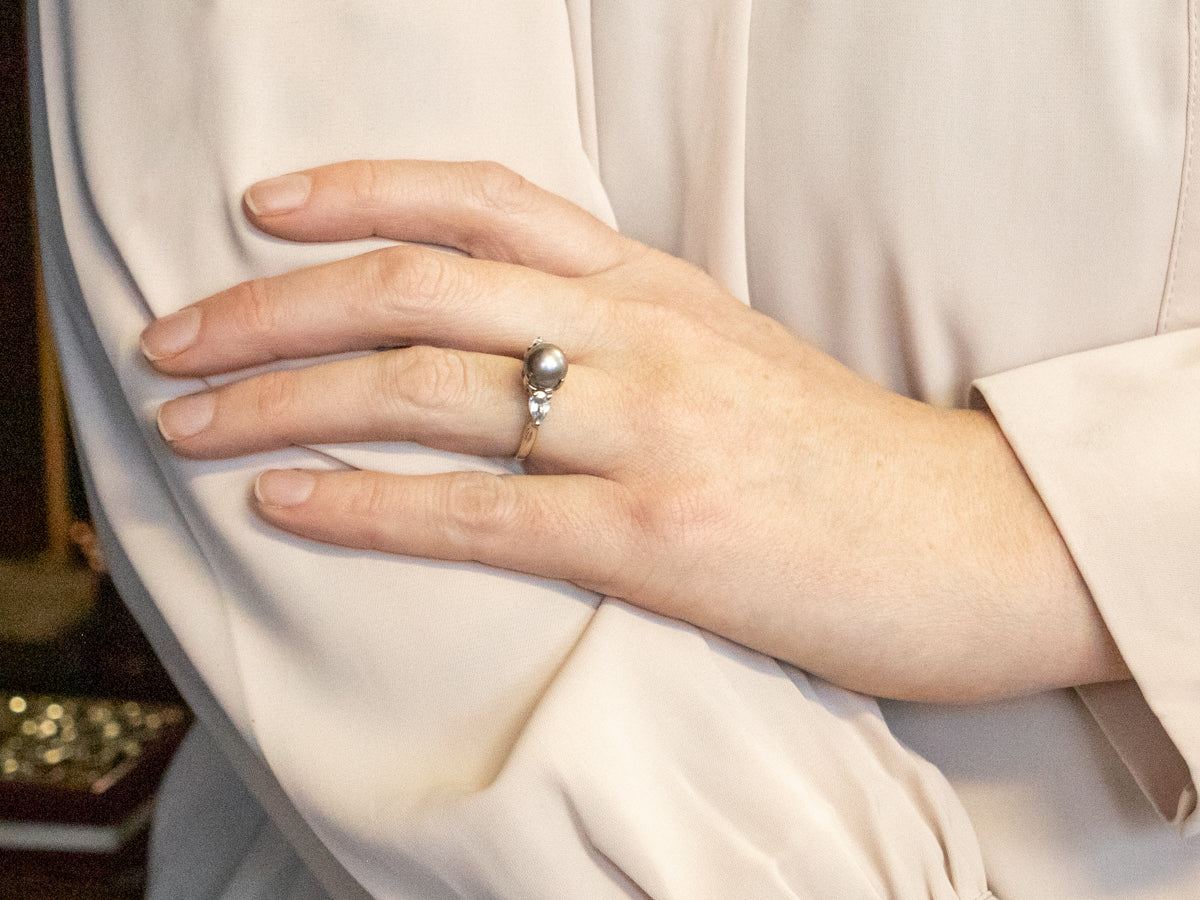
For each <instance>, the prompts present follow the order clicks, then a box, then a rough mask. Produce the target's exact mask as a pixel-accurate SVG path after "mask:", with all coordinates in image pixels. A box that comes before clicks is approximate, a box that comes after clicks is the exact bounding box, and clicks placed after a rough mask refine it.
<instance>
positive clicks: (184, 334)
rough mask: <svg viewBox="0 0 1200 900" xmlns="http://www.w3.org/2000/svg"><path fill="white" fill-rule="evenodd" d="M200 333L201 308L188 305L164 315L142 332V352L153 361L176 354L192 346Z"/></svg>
mask: <svg viewBox="0 0 1200 900" xmlns="http://www.w3.org/2000/svg"><path fill="white" fill-rule="evenodd" d="M199 333H200V309H199V307H195V306H188V307H186V308H184V309H181V310H179V312H174V313H171V314H170V315H169V316H163V317H162V318H161V319H159V320H158V321H156V322H154V323H153V324H151V325H150V327H148V328H147V329H146V330H145V331H143V332H142V339H141V344H142V353H143V354H144V355H145V357H146V359H148V360H150V361H151V362H153V361H154V360H159V359H165V358H166V357H168V356H175V355H177V354H179V353H182V352H183V351H184V350H186V349H187V348H188V347H190V346H192V344H193V343H194V342H195V340H196V335H197V334H199Z"/></svg>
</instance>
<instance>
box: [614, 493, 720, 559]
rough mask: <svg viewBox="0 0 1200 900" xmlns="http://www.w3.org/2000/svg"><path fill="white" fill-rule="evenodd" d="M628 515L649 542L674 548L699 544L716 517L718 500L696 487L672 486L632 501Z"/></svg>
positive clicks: (718, 512)
mask: <svg viewBox="0 0 1200 900" xmlns="http://www.w3.org/2000/svg"><path fill="white" fill-rule="evenodd" d="M630 517H631V519H632V520H633V522H634V524H635V527H636V529H637V531H638V533H639V534H641V535H642V536H643V537H644V539H645V541H646V542H647V544H648V545H649V546H658V547H662V546H670V547H672V548H673V549H674V550H675V551H676V552H678V551H681V550H682V551H686V549H687V548H689V547H700V548H703V547H704V546H706V545H707V543H708V536H709V535H710V534H711V533H712V532H713V530H714V527H715V525H716V523H717V522H718V521H719V519H720V517H721V515H720V507H719V504H718V503H717V502H716V501H715V500H714V499H713V498H712V497H710V496H708V495H707V494H706V492H704V491H703V490H701V489H699V488H697V487H690V486H689V487H682V486H680V487H676V488H674V489H669V490H665V491H659V492H654V493H652V494H650V495H649V496H645V497H643V498H640V499H638V500H636V501H633V503H632V506H631V508H630Z"/></svg>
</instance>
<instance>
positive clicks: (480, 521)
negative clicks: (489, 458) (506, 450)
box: [442, 472, 518, 536]
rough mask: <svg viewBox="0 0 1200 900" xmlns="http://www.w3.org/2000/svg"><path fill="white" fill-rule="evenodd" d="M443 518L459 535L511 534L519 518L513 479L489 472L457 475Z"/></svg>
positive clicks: (450, 485) (451, 483)
mask: <svg viewBox="0 0 1200 900" xmlns="http://www.w3.org/2000/svg"><path fill="white" fill-rule="evenodd" d="M444 503H445V508H444V509H443V511H442V512H443V516H444V520H445V522H446V524H447V526H448V527H449V528H450V529H451V530H452V531H453V532H456V533H458V534H459V535H463V536H466V535H475V536H480V535H509V534H513V533H515V525H516V523H517V518H518V510H517V495H516V491H515V489H514V487H513V484H512V480H511V479H509V478H504V477H502V476H499V475H491V474H489V473H487V472H456V473H454V474H453V475H452V476H450V478H449V481H448V482H447V484H446V491H445V494H444Z"/></svg>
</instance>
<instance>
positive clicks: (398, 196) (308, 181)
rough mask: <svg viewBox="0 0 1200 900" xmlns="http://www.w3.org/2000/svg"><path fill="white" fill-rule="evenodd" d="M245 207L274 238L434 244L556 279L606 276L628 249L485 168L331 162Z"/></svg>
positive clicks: (612, 235) (593, 224)
mask: <svg viewBox="0 0 1200 900" xmlns="http://www.w3.org/2000/svg"><path fill="white" fill-rule="evenodd" d="M244 204H245V208H246V214H247V217H248V218H249V219H250V221H251V222H253V223H254V224H255V225H256V226H257V227H258V228H260V229H262V230H263V231H265V232H267V233H269V234H272V235H275V236H276V237H282V238H287V239H290V240H295V241H343V240H351V239H354V238H363V237H384V238H392V239H395V240H400V241H417V242H421V243H430V244H441V245H444V246H448V247H456V248H458V249H460V250H462V251H464V252H466V253H468V254H470V255H471V256H475V257H479V258H482V259H491V260H496V261H499V262H510V263H517V264H519V265H523V266H528V267H530V268H534V269H540V270H541V271H543V272H548V273H550V274H554V275H566V276H580V275H590V274H594V273H596V272H600V271H604V270H606V269H609V268H612V267H613V266H615V265H617V264H619V263H620V262H621V261H622V260H623V259H625V258H626V257H627V255H628V254H629V253H630V251H631V249H632V247H633V246H634V245H633V242H631V241H629V240H628V239H626V238H624V237H622V236H621V235H620V234H618V233H617V232H616V231H614V230H613V229H611V228H609V227H608V226H607V225H606V224H604V223H603V222H601V221H600V220H599V219H597V218H596V217H595V216H593V215H592V214H591V213H589V212H587V211H585V210H583V209H581V208H580V207H578V206H576V205H575V204H574V203H571V202H570V201H569V200H567V199H565V198H563V197H560V196H558V195H557V194H552V193H550V192H549V191H546V190H543V189H542V188H540V187H537V186H536V185H534V184H532V183H531V182H529V181H527V180H526V179H524V178H523V177H521V176H520V175H518V174H517V173H516V172H514V171H512V170H511V169H508V168H505V167H504V166H502V165H500V164H498V163H492V162H430V161H421V160H352V161H349V162H340V163H334V164H332V165H328V166H321V167H319V168H315V169H306V170H304V171H301V172H292V173H290V174H288V175H282V176H279V177H278V178H272V179H268V180H267V181H260V182H258V183H257V184H255V185H252V186H251V187H250V188H249V189H248V190H247V191H246V194H245V197H244Z"/></svg>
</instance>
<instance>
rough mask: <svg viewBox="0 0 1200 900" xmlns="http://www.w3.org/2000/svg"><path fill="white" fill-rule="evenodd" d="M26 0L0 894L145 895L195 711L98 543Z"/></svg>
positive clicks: (5, 318)
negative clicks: (59, 292) (66, 375)
mask: <svg viewBox="0 0 1200 900" xmlns="http://www.w3.org/2000/svg"><path fill="white" fill-rule="evenodd" d="M26 77H27V58H26V45H25V10H24V2H23V0H0V898H2V900H7V898H18V897H19V898H22V900H40V898H45V900H62V898H88V900H108V898H132V897H140V896H142V894H143V892H144V887H143V883H144V864H143V860H144V851H145V823H146V820H147V819H148V816H149V811H150V809H151V808H152V797H153V791H154V788H155V786H156V784H157V781H158V778H159V776H160V775H161V771H162V768H163V767H164V766H165V763H166V760H167V759H168V758H169V754H170V752H171V751H172V750H173V749H174V746H175V744H176V743H177V740H178V736H179V734H181V733H182V730H183V728H184V727H185V726H186V716H187V714H186V711H185V710H184V709H183V707H182V706H181V705H180V703H179V699H178V696H177V695H176V694H175V691H174V689H173V688H172V686H171V684H170V682H169V680H168V679H167V678H166V676H165V674H164V673H163V672H162V669H161V668H160V667H159V665H158V663H157V660H155V658H154V656H153V653H152V652H151V650H150V648H149V646H148V645H147V644H146V642H145V640H144V638H143V637H142V635H141V633H140V631H139V630H138V628H137V625H136V624H135V623H134V622H133V620H132V619H131V618H130V617H129V615H128V613H127V612H126V611H125V608H124V606H123V605H122V603H121V601H120V598H119V596H118V595H117V593H116V592H115V590H114V589H113V586H112V584H111V582H110V581H109V579H108V577H107V575H106V574H105V570H104V560H103V554H102V552H101V551H100V549H99V548H98V547H97V546H96V545H95V541H94V537H93V533H92V530H91V527H90V525H89V518H88V510H87V502H86V499H85V495H84V490H83V485H82V481H81V478H80V475H79V472H78V469H77V467H76V462H75V457H74V454H73V451H72V447H71V438H70V426H69V421H68V416H67V414H66V409H65V404H64V401H63V398H62V393H61V386H60V383H59V378H58V372H57V368H56V365H55V358H54V351H53V341H52V339H51V335H50V333H49V329H48V327H47V321H46V318H45V312H44V301H43V298H42V295H41V282H40V278H39V270H38V264H37V254H36V241H37V236H36V222H35V217H34V212H33V210H34V205H33V183H32V182H33V178H32V166H31V161H30V154H29V110H28V107H27V104H28V91H27V85H26Z"/></svg>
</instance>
